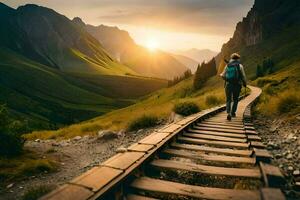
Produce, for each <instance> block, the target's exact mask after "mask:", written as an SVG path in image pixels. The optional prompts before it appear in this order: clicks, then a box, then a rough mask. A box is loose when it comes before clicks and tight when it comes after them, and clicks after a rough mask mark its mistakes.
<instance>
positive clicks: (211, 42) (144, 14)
mask: <svg viewBox="0 0 300 200" xmlns="http://www.w3.org/2000/svg"><path fill="white" fill-rule="evenodd" d="M0 1H1V2H3V3H5V4H7V5H9V6H11V7H14V8H17V7H18V6H20V5H24V4H27V3H32V4H38V5H41V6H45V7H49V8H52V9H54V10H56V11H57V12H59V13H61V14H63V15H66V16H67V17H69V18H70V19H72V18H74V17H80V18H81V19H82V20H83V21H84V22H85V23H88V24H92V25H100V24H104V25H109V26H118V27H119V28H121V29H124V30H127V31H128V32H129V33H130V35H131V36H132V37H133V39H134V40H135V41H136V43H138V44H140V45H143V46H148V47H151V48H159V49H162V50H168V51H177V50H187V49H191V48H198V49H211V50H214V51H220V49H221V47H222V44H223V43H225V42H227V41H228V40H229V38H230V37H232V35H233V32H234V30H235V26H236V24H237V22H238V21H241V20H242V18H243V17H245V16H246V15H247V12H248V11H249V10H250V9H251V7H252V5H253V3H254V0H63V1H62V0H47V1H45V0H0Z"/></svg>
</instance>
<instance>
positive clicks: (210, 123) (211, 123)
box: [197, 121, 244, 128]
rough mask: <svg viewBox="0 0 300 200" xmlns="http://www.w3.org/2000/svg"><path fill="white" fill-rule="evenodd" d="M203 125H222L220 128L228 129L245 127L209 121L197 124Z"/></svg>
mask: <svg viewBox="0 0 300 200" xmlns="http://www.w3.org/2000/svg"><path fill="white" fill-rule="evenodd" d="M201 124H204V125H206V124H208V125H220V126H227V127H237V128H244V125H242V124H240V125H234V124H227V123H224V122H209V121H203V122H199V123H197V125H201Z"/></svg>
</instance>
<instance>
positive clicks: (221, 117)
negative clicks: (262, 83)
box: [41, 87, 285, 200]
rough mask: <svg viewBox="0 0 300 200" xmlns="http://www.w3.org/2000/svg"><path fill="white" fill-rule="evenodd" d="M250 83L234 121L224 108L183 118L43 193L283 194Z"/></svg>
mask: <svg viewBox="0 0 300 200" xmlns="http://www.w3.org/2000/svg"><path fill="white" fill-rule="evenodd" d="M250 89H251V94H250V95H248V96H247V97H245V98H243V99H241V100H240V104H239V109H238V113H237V117H236V118H233V120H232V121H227V120H226V113H225V111H224V110H225V107H224V106H219V107H216V108H213V109H209V110H206V111H203V112H200V113H198V114H195V115H192V116H190V117H187V118H185V119H183V120H181V121H179V122H176V123H173V124H171V125H169V126H167V127H165V128H163V129H161V130H159V131H157V132H154V133H153V134H151V135H150V136H147V137H145V138H144V139H142V140H141V141H139V142H138V143H136V144H133V145H132V146H130V147H128V148H127V152H124V153H119V154H117V155H115V156H113V157H112V158H110V159H108V160H107V161H105V162H104V163H102V164H101V165H100V166H97V167H94V168H93V169H91V170H89V171H88V172H86V173H84V174H82V175H81V176H79V177H77V178H75V179H74V180H72V181H70V182H69V183H67V184H65V185H63V186H61V187H60V188H58V189H56V190H55V191H53V192H51V193H49V194H48V195H46V196H44V197H42V198H41V199H43V200H87V199H105V200H110V199H112V200H113V199H124V200H147V199H149V200H151V199H224V200H239V199H242V200H248V199H249V200H256V199H257V200H260V199H261V200H282V199H285V197H284V195H283V194H282V192H281V190H280V189H279V188H280V187H281V186H282V184H284V177H283V175H282V174H281V171H280V170H279V168H277V167H275V166H272V165H270V164H269V163H270V160H271V159H272V158H271V156H270V154H269V153H268V151H267V150H266V149H265V147H264V145H263V144H262V142H261V138H260V137H259V136H258V135H257V133H256V131H255V129H254V127H253V124H252V122H251V111H250V109H251V105H252V104H253V103H254V102H255V100H256V99H257V97H258V96H259V95H260V94H261V90H260V89H259V88H255V87H250Z"/></svg>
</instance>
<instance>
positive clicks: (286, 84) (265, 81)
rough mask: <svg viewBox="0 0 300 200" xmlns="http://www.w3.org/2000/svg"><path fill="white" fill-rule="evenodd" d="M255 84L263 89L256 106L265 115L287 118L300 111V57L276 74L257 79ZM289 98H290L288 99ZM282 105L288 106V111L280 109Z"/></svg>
mask: <svg viewBox="0 0 300 200" xmlns="http://www.w3.org/2000/svg"><path fill="white" fill-rule="evenodd" d="M286 62H290V61H288V60H287V61H285V62H284V63H286ZM254 84H256V85H258V86H259V87H261V88H262V89H263V94H262V96H261V98H260V101H259V103H258V105H257V106H256V111H258V112H259V113H261V114H263V115H265V116H277V117H278V116H282V117H284V116H285V117H287V119H289V118H291V119H292V118H293V116H294V115H298V114H299V113H300V97H299V96H297V94H298V93H299V90H300V59H299V61H295V62H293V63H292V64H289V65H286V67H285V68H283V69H281V70H279V71H277V72H276V73H274V74H271V75H268V76H265V77H261V78H259V79H257V80H255V81H254ZM287 98H288V99H290V100H289V101H286V99H287ZM280 106H284V107H285V108H288V109H287V112H282V111H280ZM289 108H291V109H289ZM282 119H283V118H282Z"/></svg>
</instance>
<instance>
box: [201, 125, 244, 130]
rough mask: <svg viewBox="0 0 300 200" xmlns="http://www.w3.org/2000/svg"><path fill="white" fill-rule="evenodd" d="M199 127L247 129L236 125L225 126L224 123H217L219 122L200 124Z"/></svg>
mask: <svg viewBox="0 0 300 200" xmlns="http://www.w3.org/2000/svg"><path fill="white" fill-rule="evenodd" d="M197 126H198V127H201V128H221V129H233V130H242V131H243V130H245V129H244V128H242V127H235V126H223V125H217V124H198V125H197Z"/></svg>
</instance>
